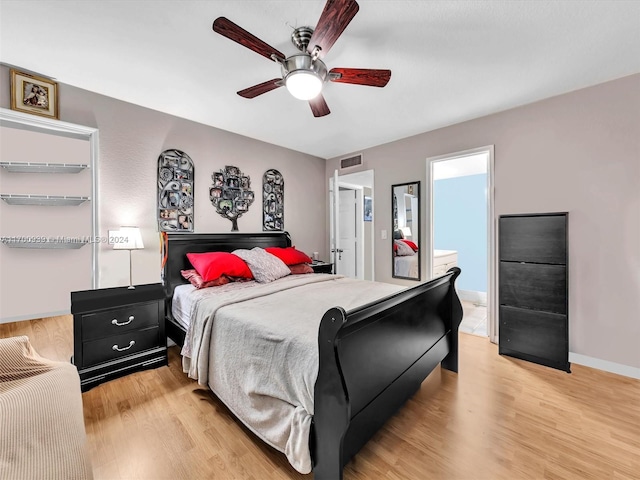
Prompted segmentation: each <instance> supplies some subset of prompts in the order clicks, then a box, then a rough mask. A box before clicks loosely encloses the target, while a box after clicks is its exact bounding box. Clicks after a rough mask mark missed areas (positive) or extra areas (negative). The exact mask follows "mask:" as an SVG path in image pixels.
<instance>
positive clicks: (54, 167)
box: [0, 162, 89, 173]
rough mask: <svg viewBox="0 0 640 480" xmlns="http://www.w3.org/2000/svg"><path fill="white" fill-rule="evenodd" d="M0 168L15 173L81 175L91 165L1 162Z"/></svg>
mask: <svg viewBox="0 0 640 480" xmlns="http://www.w3.org/2000/svg"><path fill="white" fill-rule="evenodd" d="M0 167H2V168H4V169H6V170H7V171H9V172H15V173H80V172H81V171H82V170H84V169H85V168H89V165H86V164H81V163H39V162H0Z"/></svg>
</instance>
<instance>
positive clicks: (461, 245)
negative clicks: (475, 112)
mask: <svg viewBox="0 0 640 480" xmlns="http://www.w3.org/2000/svg"><path fill="white" fill-rule="evenodd" d="M427 179H428V183H427V185H428V187H429V195H427V214H428V216H429V222H428V228H429V231H428V235H429V238H430V245H431V249H430V252H429V251H427V257H428V258H427V271H428V272H429V274H430V277H431V278H433V277H437V276H439V275H442V274H443V273H444V272H446V271H447V270H448V269H449V268H451V267H452V266H458V267H460V269H461V270H462V274H461V275H460V277H459V278H458V280H457V282H456V288H457V290H458V296H459V297H460V300H461V301H462V306H463V311H464V316H463V320H462V324H461V325H460V331H462V332H466V333H472V334H475V335H480V336H487V337H489V338H490V340H491V341H492V342H494V343H495V342H497V340H498V338H497V333H498V328H497V325H496V312H495V305H496V303H495V298H494V294H495V291H496V289H495V267H494V265H495V261H494V259H495V240H494V239H495V226H494V222H493V218H494V214H493V146H489V147H481V148H478V149H473V150H466V151H463V152H456V153H451V154H448V155H442V156H439V157H432V158H428V159H427Z"/></svg>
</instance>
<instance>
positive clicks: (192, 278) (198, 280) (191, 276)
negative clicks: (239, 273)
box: [180, 269, 231, 290]
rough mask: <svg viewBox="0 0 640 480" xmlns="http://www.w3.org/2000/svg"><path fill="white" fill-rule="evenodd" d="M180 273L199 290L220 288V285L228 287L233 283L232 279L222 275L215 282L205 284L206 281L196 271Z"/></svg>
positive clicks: (182, 271) (181, 271)
mask: <svg viewBox="0 0 640 480" xmlns="http://www.w3.org/2000/svg"><path fill="white" fill-rule="evenodd" d="M180 273H181V274H182V277H183V278H184V279H185V280H189V283H190V284H191V285H193V286H194V287H196V288H197V289H198V290H199V289H201V288H208V287H219V286H220V285H226V284H227V283H229V282H231V279H230V278H229V277H227V276H226V275H222V276H220V277H219V278H216V279H215V280H211V281H210V282H205V281H204V280H202V277H201V276H200V274H199V273H198V272H197V271H195V270H194V269H191V270H180Z"/></svg>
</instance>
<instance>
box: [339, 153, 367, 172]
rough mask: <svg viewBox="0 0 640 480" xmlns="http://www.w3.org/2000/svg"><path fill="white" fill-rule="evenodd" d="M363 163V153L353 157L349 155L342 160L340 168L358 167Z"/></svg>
mask: <svg viewBox="0 0 640 480" xmlns="http://www.w3.org/2000/svg"><path fill="white" fill-rule="evenodd" d="M358 165H362V154H361V153H359V154H358V155H354V156H353V157H347V158H343V159H342V160H340V169H343V168H350V167H357V166H358Z"/></svg>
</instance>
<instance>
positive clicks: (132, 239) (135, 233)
mask: <svg viewBox="0 0 640 480" xmlns="http://www.w3.org/2000/svg"><path fill="white" fill-rule="evenodd" d="M118 237H121V239H122V242H119V243H114V244H113V249H114V250H129V287H128V288H129V289H130V290H132V289H134V288H136V287H134V286H133V273H132V267H131V250H141V249H143V248H144V244H143V243H142V235H141V234H140V229H139V228H138V227H120V230H119V231H118Z"/></svg>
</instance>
